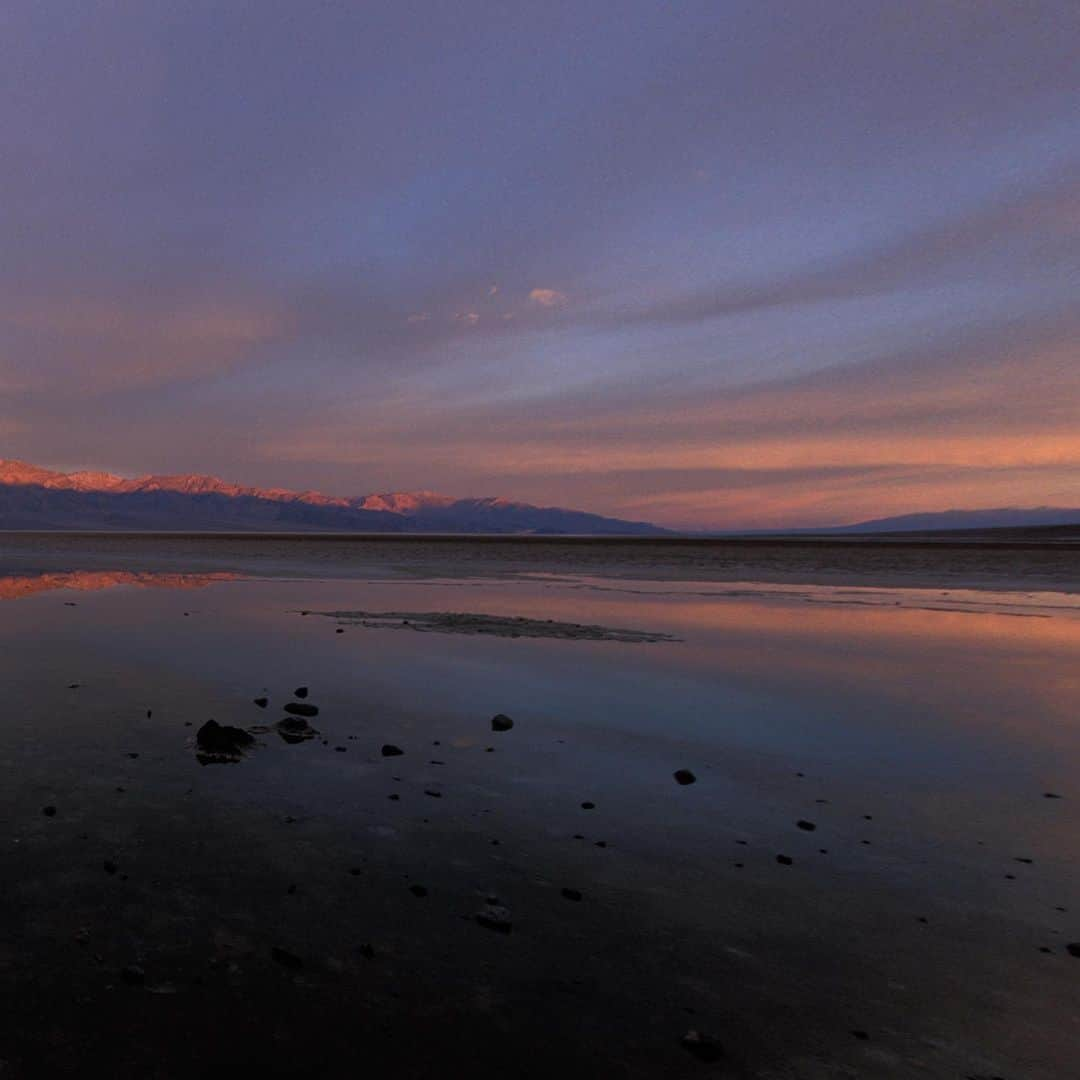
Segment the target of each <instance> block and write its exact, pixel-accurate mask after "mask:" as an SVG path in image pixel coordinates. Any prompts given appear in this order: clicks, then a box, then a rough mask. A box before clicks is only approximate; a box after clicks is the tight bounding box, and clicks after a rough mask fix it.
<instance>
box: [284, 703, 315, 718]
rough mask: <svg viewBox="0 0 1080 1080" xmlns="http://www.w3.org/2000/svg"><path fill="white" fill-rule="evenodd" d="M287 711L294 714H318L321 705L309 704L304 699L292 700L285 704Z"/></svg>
mask: <svg viewBox="0 0 1080 1080" xmlns="http://www.w3.org/2000/svg"><path fill="white" fill-rule="evenodd" d="M285 711H286V712H287V713H292V715H293V716H318V715H319V706H318V705H308V704H307V703H306V702H303V701H290V702H289V704H288V705H286V706H285Z"/></svg>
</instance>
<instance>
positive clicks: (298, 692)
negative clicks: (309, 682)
mask: <svg viewBox="0 0 1080 1080" xmlns="http://www.w3.org/2000/svg"><path fill="white" fill-rule="evenodd" d="M307 696H308V688H307V687H306V686H298V687H297V688H296V689H295V690H294V691H293V697H298V698H306V697H307Z"/></svg>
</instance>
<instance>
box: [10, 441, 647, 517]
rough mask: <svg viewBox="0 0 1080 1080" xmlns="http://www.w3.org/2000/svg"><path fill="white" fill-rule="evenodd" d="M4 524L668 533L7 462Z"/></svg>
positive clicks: (481, 502) (454, 501) (498, 501)
mask: <svg viewBox="0 0 1080 1080" xmlns="http://www.w3.org/2000/svg"><path fill="white" fill-rule="evenodd" d="M0 528H7V529H11V528H16V529H25V528H46V529H73V528H116V529H122V528H130V529H161V528H164V529H169V528H181V529H183V528H199V529H219V528H241V529H244V528H249V529H259V530H269V531H275V530H284V529H288V530H293V529H301V530H303V529H312V530H315V529H318V530H325V529H341V530H345V531H372V532H435V531H445V532H453V533H457V532H460V533H478V532H480V533H487V532H493V533H530V532H532V533H550V534H553V535H558V534H568V533H586V534H594V533H595V534H597V535H642V536H661V535H666V534H667V532H668V530H666V529H663V528H661V527H660V526H657V525H652V524H651V523H649V522H644V521H625V520H623V519H621V518H611V517H605V516H603V515H600V514H591V513H588V512H587V511H583V510H570V509H566V508H563V507H553V506H533V505H532V504H530V503H524V502H517V501H514V500H512V499H506V498H502V497H499V496H489V497H483V498H465V499H458V498H454V497H453V496H449V495H440V494H438V493H436V492H431V491H395V492H376V493H372V494H368V495H357V496H337V495H325V494H323V493H322V492H318V491H292V490H290V489H288V488H277V487H275V488H258V487H251V486H244V485H241V484H234V483H231V482H230V481H227V480H222V479H221V478H220V477H217V476H208V475H205V474H201V473H177V474H147V475H145V476H137V477H131V478H129V477H122V476H117V475H115V474H113V473H108V472H96V471H89V470H80V471H75V472H70V473H65V472H59V471H56V470H52V469H45V468H41V467H40V466H37V465H31V464H29V463H27V462H25V461H18V460H14V459H0Z"/></svg>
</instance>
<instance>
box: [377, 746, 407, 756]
mask: <svg viewBox="0 0 1080 1080" xmlns="http://www.w3.org/2000/svg"><path fill="white" fill-rule="evenodd" d="M404 753H405V751H404V750H402V749H401V747H400V746H395V745H394V744H393V743H383V748H382V756H383V757H401V755H402V754H404Z"/></svg>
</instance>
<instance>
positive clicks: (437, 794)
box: [424, 788, 442, 799]
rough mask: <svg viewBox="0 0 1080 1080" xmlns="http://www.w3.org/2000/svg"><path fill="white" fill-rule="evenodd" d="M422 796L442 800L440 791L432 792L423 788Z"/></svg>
mask: <svg viewBox="0 0 1080 1080" xmlns="http://www.w3.org/2000/svg"><path fill="white" fill-rule="evenodd" d="M424 794H425V795H430V796H431V797H432V798H433V799H441V798H442V792H441V791H433V790H432V789H431V788H424Z"/></svg>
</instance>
